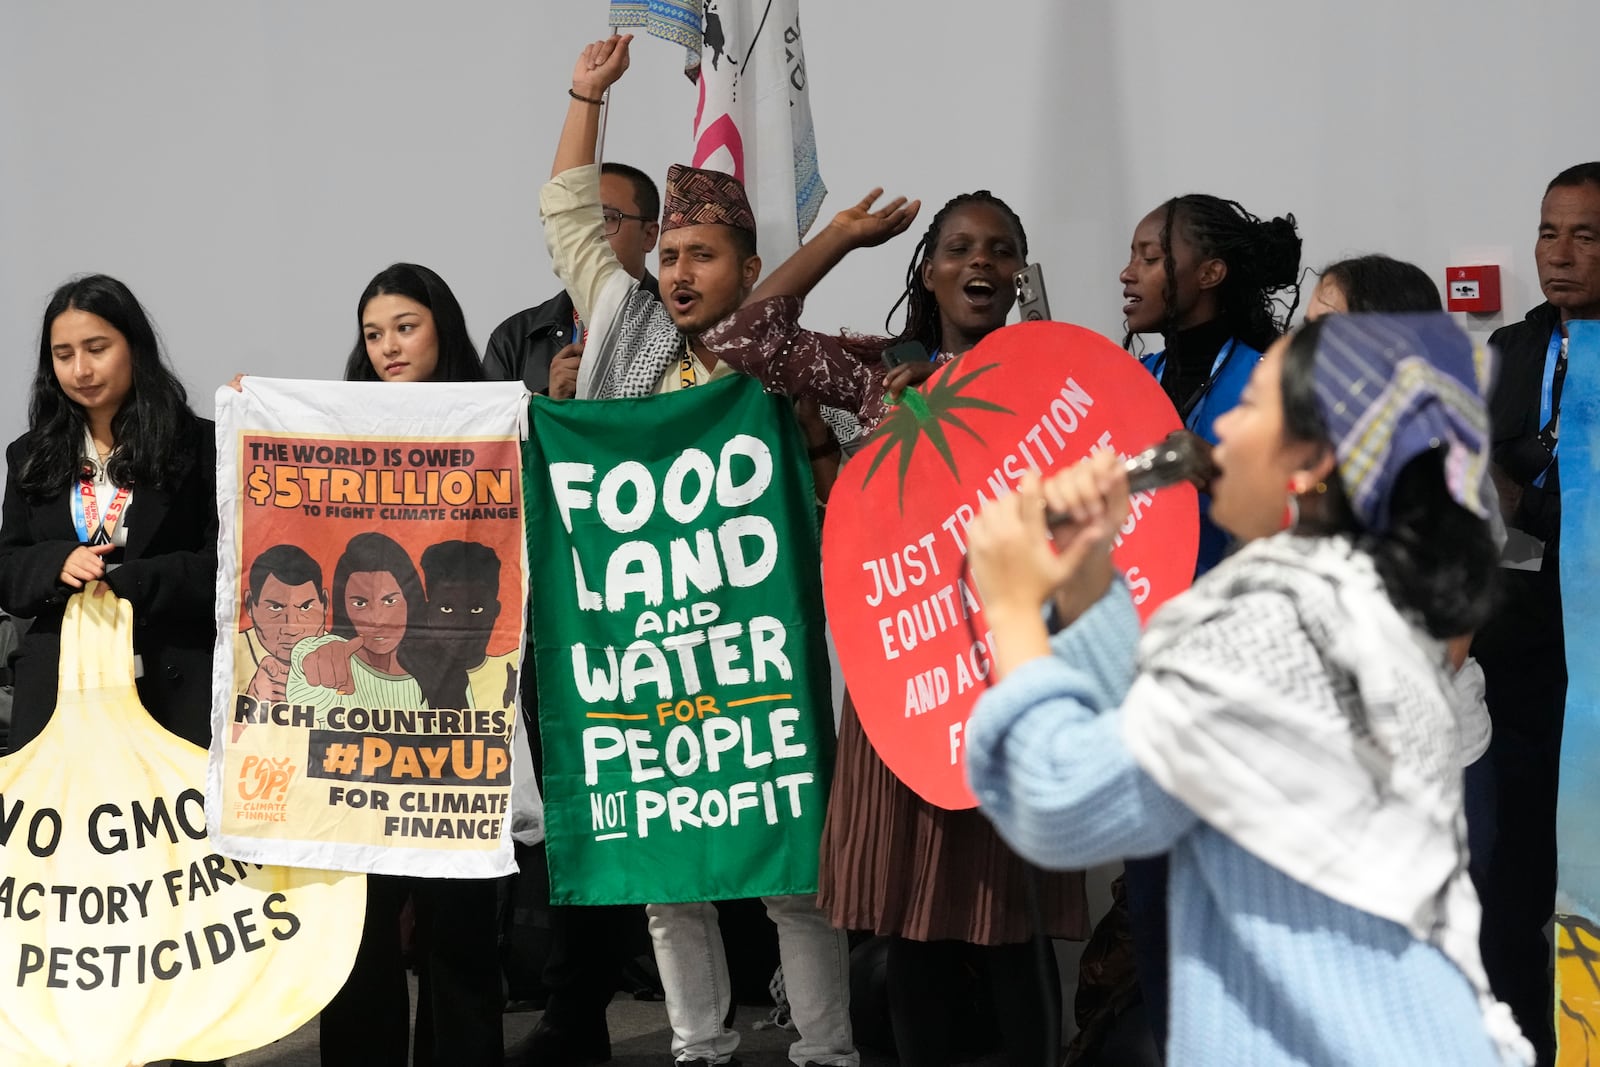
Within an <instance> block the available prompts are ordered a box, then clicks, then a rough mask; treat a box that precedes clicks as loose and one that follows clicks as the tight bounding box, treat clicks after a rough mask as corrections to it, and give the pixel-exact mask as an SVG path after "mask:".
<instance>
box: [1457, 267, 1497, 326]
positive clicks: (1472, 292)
mask: <svg viewBox="0 0 1600 1067" xmlns="http://www.w3.org/2000/svg"><path fill="white" fill-rule="evenodd" d="M1444 291H1445V306H1446V307H1448V308H1449V309H1450V310H1451V311H1470V312H1471V313H1472V314H1474V315H1486V314H1489V313H1490V312H1494V311H1499V310H1500V268H1499V267H1497V266H1495V265H1493V264H1490V263H1486V264H1483V265H1480V266H1475V267H1446V268H1445V270H1444Z"/></svg>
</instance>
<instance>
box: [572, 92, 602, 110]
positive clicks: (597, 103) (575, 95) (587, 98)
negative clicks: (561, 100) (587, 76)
mask: <svg viewBox="0 0 1600 1067" xmlns="http://www.w3.org/2000/svg"><path fill="white" fill-rule="evenodd" d="M567 95H568V96H570V97H572V99H574V100H582V101H583V102H584V103H585V104H593V105H594V106H595V107H599V106H600V105H601V104H604V103H605V102H606V98H605V97H604V96H600V97H599V98H596V97H593V96H580V95H579V94H578V90H576V89H568V90H567Z"/></svg>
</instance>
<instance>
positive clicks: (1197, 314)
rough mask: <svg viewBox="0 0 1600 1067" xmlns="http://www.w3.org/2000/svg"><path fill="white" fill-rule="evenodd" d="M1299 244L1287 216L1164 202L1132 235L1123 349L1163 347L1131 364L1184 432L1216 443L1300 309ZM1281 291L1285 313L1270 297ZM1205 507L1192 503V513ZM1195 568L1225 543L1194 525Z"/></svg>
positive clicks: (1221, 203) (1199, 201) (1212, 203)
mask: <svg viewBox="0 0 1600 1067" xmlns="http://www.w3.org/2000/svg"><path fill="white" fill-rule="evenodd" d="M1299 276H1300V237H1299V235H1298V234H1297V233H1296V232H1295V222H1294V216H1293V215H1287V216H1284V217H1282V218H1274V219H1267V220H1263V219H1260V218H1257V217H1256V216H1255V215H1252V214H1251V213H1250V212H1248V211H1246V210H1245V209H1244V208H1243V207H1242V206H1241V205H1239V204H1238V203H1237V202H1236V201H1233V200H1223V199H1221V198H1219V197H1215V196H1209V195H1207V194H1205V193H1189V194H1187V195H1185V196H1178V197H1174V198H1172V199H1171V200H1168V201H1167V202H1166V203H1164V204H1162V205H1161V206H1160V207H1158V208H1156V209H1155V210H1154V211H1152V212H1150V214H1148V215H1146V216H1145V217H1144V218H1143V219H1141V220H1140V222H1139V225H1138V226H1137V227H1136V228H1135V229H1134V231H1133V241H1132V248H1131V254H1130V256H1129V259H1128V265H1127V266H1125V267H1123V268H1122V273H1121V274H1120V275H1119V276H1118V278H1119V280H1120V281H1121V282H1122V297H1123V300H1124V301H1125V303H1124V304H1123V308H1122V314H1123V315H1124V316H1125V318H1126V319H1127V336H1126V337H1125V338H1124V339H1123V347H1124V348H1127V349H1129V350H1130V351H1132V350H1133V338H1134V336H1135V335H1136V334H1147V333H1159V334H1161V336H1162V338H1163V340H1164V341H1165V347H1164V348H1163V349H1162V350H1161V351H1159V352H1153V353H1147V354H1144V355H1141V356H1140V362H1142V363H1143V364H1144V365H1145V366H1146V367H1147V368H1149V370H1150V372H1151V373H1152V374H1154V375H1155V376H1156V377H1157V378H1159V379H1160V380H1161V385H1162V388H1164V389H1165V390H1166V393H1167V396H1169V397H1171V398H1172V403H1173V405H1174V406H1176V407H1177V409H1178V414H1179V415H1180V416H1182V418H1183V420H1184V423H1185V424H1186V425H1187V426H1188V427H1189V428H1190V429H1191V430H1193V431H1195V432H1196V433H1198V434H1199V435H1200V436H1201V437H1204V438H1205V439H1206V440H1208V441H1210V442H1212V443H1213V444H1215V443H1216V430H1215V428H1214V427H1215V424H1216V421H1217V418H1218V416H1220V415H1222V414H1223V413H1225V412H1227V411H1229V410H1230V409H1231V408H1232V407H1233V406H1234V405H1235V404H1237V403H1238V402H1239V394H1240V393H1242V392H1243V391H1244V387H1245V384H1246V383H1247V382H1248V381H1249V380H1250V372H1251V371H1253V370H1254V369H1255V365H1256V364H1257V363H1258V362H1260V360H1261V353H1262V352H1264V351H1266V349H1267V348H1268V346H1270V345H1271V344H1272V342H1273V341H1275V340H1276V339H1277V338H1278V337H1279V336H1280V335H1281V334H1282V333H1283V332H1284V329H1285V328H1286V326H1287V325H1288V321H1289V317H1290V316H1291V315H1293V314H1294V308H1295V306H1296V305H1297V304H1298V303H1299V300H1300V290H1299V286H1298V284H1297V283H1298V279H1299ZM1285 292H1287V293H1288V294H1289V295H1288V304H1287V307H1286V308H1284V307H1281V306H1280V305H1279V304H1278V303H1277V302H1276V299H1275V298H1276V296H1277V294H1280V293H1285ZM1205 506H1206V502H1205V501H1204V500H1202V509H1204V508H1205ZM1204 515H1205V512H1204V510H1203V511H1202V516H1203V517H1202V521H1201V527H1200V561H1199V566H1198V570H1199V571H1200V572H1202V573H1203V572H1204V571H1206V570H1209V569H1210V568H1211V567H1213V566H1215V565H1216V563H1217V561H1218V560H1220V559H1221V558H1222V554H1223V551H1224V550H1225V549H1226V548H1227V544H1228V538H1227V535H1226V534H1224V533H1223V532H1222V531H1221V530H1220V529H1218V528H1217V527H1216V526H1215V525H1213V524H1212V523H1211V521H1210V519H1209V518H1206V517H1204Z"/></svg>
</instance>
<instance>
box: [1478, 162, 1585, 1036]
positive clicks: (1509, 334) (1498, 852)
mask: <svg viewBox="0 0 1600 1067" xmlns="http://www.w3.org/2000/svg"><path fill="white" fill-rule="evenodd" d="M1534 262H1535V264H1536V266H1537V268H1538V272H1539V287H1540V289H1541V290H1542V291H1543V293H1544V297H1545V301H1546V302H1545V303H1543V304H1540V305H1539V306H1538V307H1536V308H1534V309H1533V310H1532V311H1530V312H1529V313H1528V316H1527V318H1525V319H1524V320H1523V321H1521V322H1518V323H1513V324H1512V325H1510V326H1505V327H1503V328H1501V329H1499V330H1496V331H1495V332H1494V335H1493V336H1492V337H1490V339H1489V340H1490V344H1491V345H1493V346H1494V348H1495V349H1496V350H1497V351H1498V352H1499V353H1500V361H1501V362H1500V374H1499V378H1498V380H1497V381H1496V383H1495V388H1494V392H1493V394H1492V395H1491V397H1490V401H1489V413H1490V420H1491V422H1492V423H1493V429H1494V476H1495V482H1496V485H1497V487H1498V488H1499V490H1500V503H1501V510H1502V512H1503V513H1504V515H1505V518H1506V525H1507V526H1508V527H1509V533H1510V537H1511V541H1510V543H1509V544H1508V546H1507V553H1506V560H1505V562H1504V565H1503V569H1502V571H1501V576H1502V579H1503V581H1502V585H1503V602H1502V606H1501V607H1500V609H1499V611H1498V612H1497V613H1496V615H1495V617H1494V618H1493V619H1491V620H1490V622H1489V624H1488V625H1487V626H1485V627H1484V629H1483V630H1482V632H1480V633H1479V634H1478V637H1477V640H1476V641H1475V642H1474V644H1473V649H1472V651H1473V655H1475V656H1476V657H1477V658H1478V662H1479V663H1481V664H1482V665H1483V671H1484V677H1485V680H1486V682H1487V684H1488V697H1487V699H1488V704H1489V714H1490V717H1491V719H1492V720H1493V722H1494V739H1493V741H1492V742H1491V744H1490V749H1489V754H1490V759H1491V761H1492V764H1493V770H1494V774H1495V778H1496V794H1497V798H1496V819H1497V823H1498V825H1497V833H1496V835H1495V846H1494V851H1493V853H1492V855H1491V857H1490V861H1489V865H1488V871H1487V876H1486V879H1485V884H1484V885H1483V886H1482V887H1481V895H1482V897H1483V932H1482V947H1483V962H1484V966H1485V968H1486V969H1487V971H1488V973H1489V980H1490V984H1491V985H1493V987H1494V991H1495V993H1496V994H1497V995H1498V996H1499V997H1500V998H1501V999H1502V1000H1504V1001H1505V1002H1506V1003H1507V1004H1509V1005H1510V1006H1511V1008H1512V1010H1513V1011H1514V1012H1515V1013H1516V1015H1517V1022H1518V1023H1520V1024H1521V1026H1522V1030H1523V1033H1525V1034H1527V1035H1528V1037H1529V1039H1530V1040H1532V1041H1533V1043H1534V1047H1535V1048H1536V1049H1537V1050H1538V1052H1539V1063H1540V1064H1549V1063H1553V1062H1554V1057H1555V1039H1554V1035H1553V1034H1552V1032H1551V1019H1552V1010H1553V1009H1552V1003H1551V980H1550V960H1551V950H1550V945H1549V943H1548V942H1547V941H1546V940H1545V937H1544V928H1545V925H1546V923H1548V922H1549V920H1550V916H1551V913H1552V912H1553V910H1554V905H1555V888H1556V828H1555V827H1556V791H1557V789H1556V787H1557V777H1558V771H1559V767H1560V760H1561V727H1562V719H1563V714H1564V709H1565V705H1566V693H1567V664H1566V647H1565V640H1564V636H1563V633H1562V622H1561V584H1560V532H1561V485H1560V476H1559V472H1558V470H1557V456H1556V452H1557V449H1556V444H1557V440H1558V438H1559V433H1560V419H1559V416H1560V413H1561V387H1562V384H1563V381H1564V379H1565V375H1566V359H1567V343H1566V335H1567V330H1566V324H1567V322H1568V321H1570V320H1573V319H1600V162H1595V163H1583V164H1579V165H1578V166H1575V167H1569V168H1568V169H1566V170H1564V171H1562V172H1561V173H1560V174H1558V175H1556V177H1555V179H1554V180H1553V181H1552V182H1551V183H1550V185H1549V187H1548V188H1547V189H1546V191H1545V196H1544V201H1543V204H1542V205H1541V208H1540V214H1539V236H1538V239H1537V241H1536V242H1535V244H1534ZM1541 546H1542V551H1541Z"/></svg>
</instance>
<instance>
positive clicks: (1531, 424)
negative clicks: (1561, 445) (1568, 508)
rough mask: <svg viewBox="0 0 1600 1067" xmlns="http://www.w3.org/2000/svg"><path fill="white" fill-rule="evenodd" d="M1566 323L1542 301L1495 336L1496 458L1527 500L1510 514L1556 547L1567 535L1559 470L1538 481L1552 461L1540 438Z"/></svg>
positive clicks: (1492, 415)
mask: <svg viewBox="0 0 1600 1067" xmlns="http://www.w3.org/2000/svg"><path fill="white" fill-rule="evenodd" d="M1560 324H1561V313H1560V312H1559V311H1557V310H1556V309H1555V308H1554V307H1551V306H1550V305H1549V304H1540V305H1539V306H1538V307H1536V308H1534V309H1533V310H1532V311H1530V312H1528V317H1527V318H1525V319H1523V320H1522V321H1521V322H1514V323H1512V324H1511V325H1509V326H1502V327H1501V328H1500V329H1498V330H1496V331H1495V332H1494V333H1493V334H1491V335H1490V337H1489V344H1490V346H1491V347H1493V348H1494V349H1495V351H1497V352H1498V353H1499V354H1500V374H1499V377H1497V378H1496V379H1495V383H1494V391H1493V392H1492V393H1490V395H1489V422H1490V428H1491V431H1492V433H1493V434H1494V462H1495V465H1496V466H1497V467H1499V468H1500V473H1501V474H1502V475H1503V476H1504V478H1505V479H1507V480H1509V481H1510V482H1511V483H1513V484H1515V485H1516V486H1517V487H1518V488H1519V489H1520V490H1521V501H1520V503H1519V505H1518V506H1517V507H1516V508H1515V509H1514V511H1513V513H1512V515H1511V516H1510V522H1511V525H1513V526H1515V527H1516V528H1517V529H1519V530H1526V531H1527V532H1528V533H1530V534H1532V535H1533V536H1535V537H1537V538H1539V539H1540V540H1541V541H1544V542H1546V543H1547V544H1550V545H1554V544H1555V542H1556V539H1557V538H1558V536H1559V535H1560V533H1561V485H1560V478H1559V476H1558V474H1559V472H1558V471H1557V469H1556V468H1555V467H1553V466H1552V467H1551V468H1550V473H1549V475H1548V476H1547V477H1546V478H1545V485H1544V487H1543V488H1541V487H1539V486H1536V485H1534V484H1533V480H1534V479H1535V478H1536V477H1538V476H1539V474H1540V473H1541V472H1542V471H1543V470H1544V469H1545V467H1546V466H1547V465H1548V463H1549V458H1548V457H1549V453H1547V452H1545V451H1544V448H1543V446H1542V445H1540V444H1539V442H1538V437H1539V431H1540V430H1542V429H1543V428H1544V426H1543V423H1542V422H1541V421H1540V415H1541V411H1540V403H1541V399H1542V398H1541V394H1542V392H1543V390H1544V375H1545V360H1546V359H1547V358H1548V356H1549V353H1550V338H1551V336H1552V335H1553V334H1554V333H1555V331H1556V330H1557V328H1558V327H1559V326H1560Z"/></svg>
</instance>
